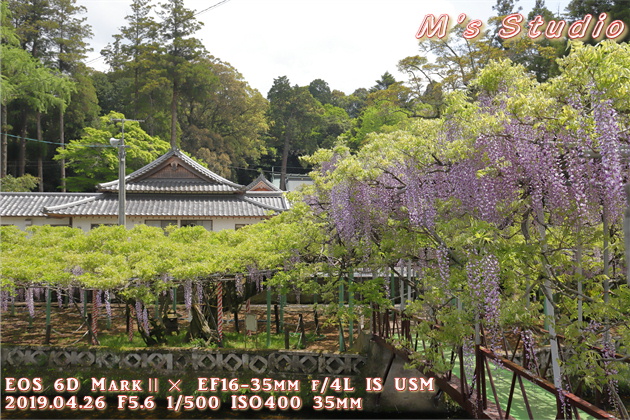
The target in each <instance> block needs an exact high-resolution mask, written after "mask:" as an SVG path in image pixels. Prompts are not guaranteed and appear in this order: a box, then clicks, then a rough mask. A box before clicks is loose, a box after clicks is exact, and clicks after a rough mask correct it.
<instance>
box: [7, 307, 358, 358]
mask: <svg viewBox="0 0 630 420" xmlns="http://www.w3.org/2000/svg"><path fill="white" fill-rule="evenodd" d="M90 306H91V305H90ZM90 309H91V308H90V307H89V306H88V311H90ZM251 311H252V312H253V313H255V314H256V316H257V318H258V320H259V329H258V334H261V335H264V334H265V331H266V327H265V323H264V322H260V321H266V319H267V315H266V306H265V305H252V307H251ZM11 312H12V311H11V309H10V308H9V311H7V312H4V313H2V317H1V329H0V342H1V344H4V345H44V344H45V338H46V312H45V305H44V304H43V303H40V302H39V303H37V304H36V305H35V317H34V319H33V320H32V321H30V320H29V318H30V317H29V315H28V309H27V307H26V305H25V304H24V303H20V304H16V306H15V311H14V313H13V314H12V313H11ZM177 312H178V317H179V329H180V334H185V331H186V330H187V328H188V324H189V321H188V319H189V315H188V311H187V310H186V308H185V306H184V305H178V307H177ZM300 314H302V316H303V320H304V328H305V331H306V333H307V334H312V333H314V332H315V314H314V311H313V307H312V306H311V305H288V306H287V307H285V324H286V325H287V327H288V329H289V331H290V332H296V330H297V325H298V320H299V315H300ZM318 319H319V326H320V328H319V332H320V336H319V337H318V339H317V340H315V341H310V342H308V343H307V347H306V349H307V350H311V351H330V352H335V351H339V330H338V328H337V327H336V326H334V325H326V323H325V321H326V318H325V317H324V316H323V315H322V310H321V309H320V310H319V312H318ZM244 320H245V311H244V309H243V310H242V311H241V312H239V327H240V331H241V333H243V332H244V331H245V325H244ZM107 324H108V323H107V314H106V313H105V308H104V307H102V308H101V314H100V317H99V322H98V335H99V336H103V335H106V334H108V335H118V334H121V335H122V334H125V330H126V326H125V307H124V305H122V304H114V305H112V319H111V327H110V328H109V329H108V328H107ZM51 325H52V334H51V340H50V344H51V345H55V346H71V345H85V344H88V337H87V326H86V325H85V323H84V322H83V318H82V317H81V316H80V314H79V312H78V310H77V308H76V307H74V306H70V307H66V306H64V307H63V308H59V307H58V306H57V304H56V302H53V306H52V310H51ZM134 326H135V322H134ZM224 331H226V332H228V331H229V332H232V331H236V330H235V328H234V320H233V315H232V313H226V314H225V316H224ZM271 331H272V333H275V332H276V325H275V316H274V311H273V308H272V311H271ZM346 334H347V332H346ZM355 334H356V331H355Z"/></svg>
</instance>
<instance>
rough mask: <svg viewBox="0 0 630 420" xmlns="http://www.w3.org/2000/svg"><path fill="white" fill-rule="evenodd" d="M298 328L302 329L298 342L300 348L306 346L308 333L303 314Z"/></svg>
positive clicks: (300, 316)
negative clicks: (305, 328)
mask: <svg viewBox="0 0 630 420" xmlns="http://www.w3.org/2000/svg"><path fill="white" fill-rule="evenodd" d="M298 328H299V329H300V340H299V342H298V345H299V347H301V346H302V345H306V332H305V331H304V318H303V317H302V314H300V315H299V320H298Z"/></svg>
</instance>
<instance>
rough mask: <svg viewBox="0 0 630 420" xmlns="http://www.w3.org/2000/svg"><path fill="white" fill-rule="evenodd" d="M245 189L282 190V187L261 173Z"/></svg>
mask: <svg viewBox="0 0 630 420" xmlns="http://www.w3.org/2000/svg"><path fill="white" fill-rule="evenodd" d="M244 190H245V191H250V190H255V191H263V190H266V191H282V190H281V189H280V188H278V187H276V186H275V185H273V184H272V183H271V182H269V180H267V178H266V177H265V176H264V175H263V174H260V175H258V178H256V179H255V180H253V181H252V182H251V183H250V184H249V185H247V186H246V187H245V188H244Z"/></svg>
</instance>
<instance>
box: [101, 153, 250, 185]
mask: <svg viewBox="0 0 630 420" xmlns="http://www.w3.org/2000/svg"><path fill="white" fill-rule="evenodd" d="M125 184H126V185H125V189H126V191H127V192H128V193H134V192H137V193H165V192H169V193H223V194H225V193H239V192H241V191H242V190H243V186H242V185H240V184H236V183H234V182H232V181H229V180H227V179H225V178H223V177H221V176H219V175H217V174H215V173H214V172H212V171H211V170H209V169H207V168H204V167H203V166H201V165H200V164H198V163H197V162H195V161H194V160H193V159H191V158H190V157H188V156H186V155H185V154H184V153H182V152H181V151H180V150H179V149H171V150H170V151H169V152H167V153H165V154H164V155H162V156H160V157H159V158H157V159H156V160H154V161H153V162H151V163H149V164H147V165H145V166H143V167H142V168H140V169H138V170H137V171H135V172H133V173H131V174H129V175H127V176H126V177H125ZM97 188H98V191H102V192H118V180H115V181H111V182H106V183H103V184H98V186H97Z"/></svg>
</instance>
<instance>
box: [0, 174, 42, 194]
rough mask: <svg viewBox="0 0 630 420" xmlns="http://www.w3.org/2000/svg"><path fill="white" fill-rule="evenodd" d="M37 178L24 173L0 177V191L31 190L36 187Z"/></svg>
mask: <svg viewBox="0 0 630 420" xmlns="http://www.w3.org/2000/svg"><path fill="white" fill-rule="evenodd" d="M37 184H39V179H37V178H36V177H34V176H33V175H30V174H26V175H23V176H19V177H17V178H15V177H14V176H12V175H7V176H5V177H4V178H2V179H0V191H4V192H20V191H24V192H25V191H33V190H34V189H35V188H37Z"/></svg>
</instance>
